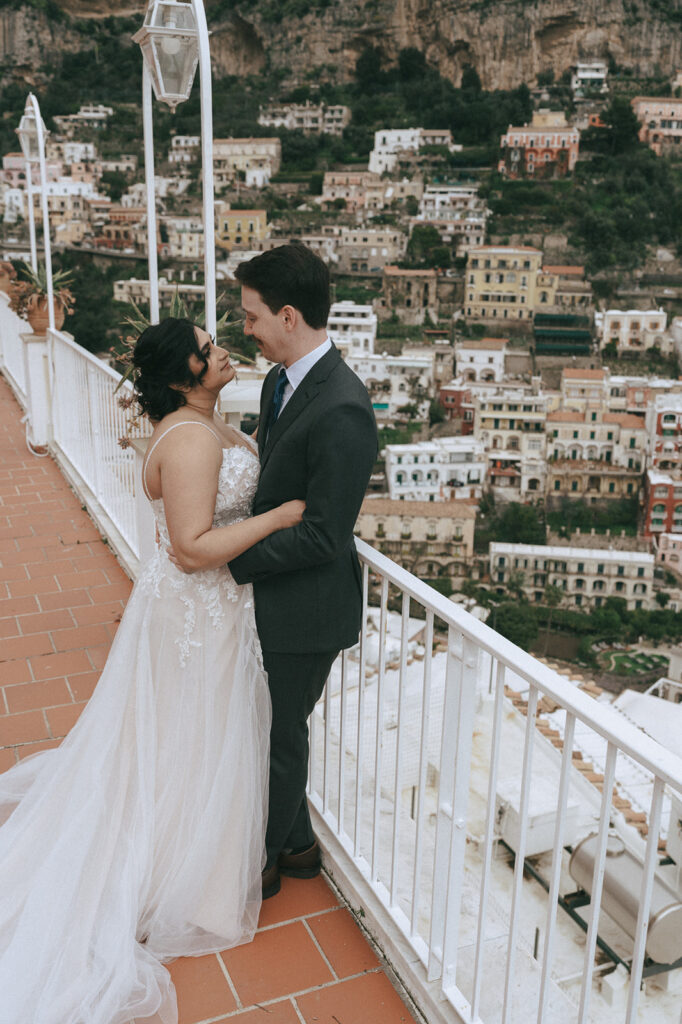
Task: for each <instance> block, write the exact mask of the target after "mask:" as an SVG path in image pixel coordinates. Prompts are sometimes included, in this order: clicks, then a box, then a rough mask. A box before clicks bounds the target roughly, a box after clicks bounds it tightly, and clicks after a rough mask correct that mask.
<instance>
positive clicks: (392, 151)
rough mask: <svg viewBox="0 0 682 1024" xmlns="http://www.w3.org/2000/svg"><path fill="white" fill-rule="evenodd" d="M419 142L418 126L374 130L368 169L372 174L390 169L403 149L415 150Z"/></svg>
mask: <svg viewBox="0 0 682 1024" xmlns="http://www.w3.org/2000/svg"><path fill="white" fill-rule="evenodd" d="M419 144H420V136H419V128H390V129H389V128H384V129H382V130H381V131H378V132H375V133H374V149H373V150H372V152H371V153H370V154H369V164H368V169H369V170H370V171H372V172H373V173H374V174H383V173H384V172H385V171H392V170H393V168H394V167H395V166H396V164H397V163H398V156H399V154H400V153H402V152H404V151H405V150H412V151H413V152H416V151H417V150H418V149H419Z"/></svg>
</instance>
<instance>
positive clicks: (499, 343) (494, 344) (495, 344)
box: [458, 338, 509, 350]
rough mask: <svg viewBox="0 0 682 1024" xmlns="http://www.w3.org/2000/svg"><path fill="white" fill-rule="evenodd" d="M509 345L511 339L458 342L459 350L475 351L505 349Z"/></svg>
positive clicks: (478, 339) (480, 339)
mask: <svg viewBox="0 0 682 1024" xmlns="http://www.w3.org/2000/svg"><path fill="white" fill-rule="evenodd" d="M508 344H509V338H477V339H476V340H472V341H460V342H458V347H459V348H473V349H486V348H489V349H496V350H499V349H503V348H504V347H505V346H506V345H508Z"/></svg>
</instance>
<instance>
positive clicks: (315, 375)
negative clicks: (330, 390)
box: [258, 345, 341, 468]
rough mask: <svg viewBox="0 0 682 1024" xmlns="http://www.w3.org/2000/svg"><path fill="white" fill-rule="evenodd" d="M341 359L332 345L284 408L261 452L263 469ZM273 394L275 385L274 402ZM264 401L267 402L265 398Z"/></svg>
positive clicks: (270, 393) (271, 389) (270, 389)
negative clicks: (274, 449) (284, 435)
mask: <svg viewBox="0 0 682 1024" xmlns="http://www.w3.org/2000/svg"><path fill="white" fill-rule="evenodd" d="M340 359H341V356H340V355H339V351H338V349H337V348H336V347H335V346H333V345H332V348H331V349H330V350H329V352H326V353H325V354H324V355H323V356H322V358H321V359H319V360H318V361H317V362H316V363H315V365H314V366H313V367H311V369H310V370H309V371H308V373H307V374H306V375H305V377H304V378H303V380H302V381H301V383H300V384H299V386H298V387H297V388H296V390H295V391H294V393H293V395H292V396H291V398H290V399H289V401H288V402H287V404H286V405H285V406H284V409H283V410H282V412H281V413H280V414H279V416H278V417H277V421H276V423H275V424H274V426H273V428H272V430H271V431H270V433H269V434H268V439H267V442H265V444H264V449H263V450H262V451H261V468H262V467H264V466H265V464H266V462H267V461H268V459H269V458H270V454H271V452H272V450H273V448H274V447H275V446H276V444H277V442H278V441H279V439H280V438H281V437H282V435H283V434H285V433H286V431H287V430H288V429H289V427H290V426H291V424H292V423H294V422H295V420H296V419H297V418H298V416H300V414H301V413H302V412H303V410H304V409H305V408H306V407H307V406H308V405H309V403H310V402H311V401H312V399H313V398H314V397H315V395H316V394H317V393H318V392H319V391H320V389H321V388H322V386H323V384H324V382H325V381H326V380H327V378H328V377H329V374H330V373H331V372H332V370H333V369H334V368H335V367H336V365H337V364H338V363H339V361H340ZM273 392H274V385H273V386H272V387H270V388H269V395H270V401H272V395H273ZM263 401H265V396H264V398H263ZM269 407H270V406H269V404H268V406H267V408H269ZM265 408H266V406H265V405H263V409H265ZM258 438H259V441H260V431H259V433H258Z"/></svg>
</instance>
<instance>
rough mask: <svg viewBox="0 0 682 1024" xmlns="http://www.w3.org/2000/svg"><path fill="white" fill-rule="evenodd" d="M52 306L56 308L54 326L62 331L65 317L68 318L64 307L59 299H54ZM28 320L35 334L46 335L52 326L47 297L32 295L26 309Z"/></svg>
mask: <svg viewBox="0 0 682 1024" xmlns="http://www.w3.org/2000/svg"><path fill="white" fill-rule="evenodd" d="M52 304H53V308H54V326H55V328H56V330H60V329H61V327H63V325H64V317H65V316H66V313H65V310H64V306H63V305H62V303H61V302H60V301H59V299H57V298H53V300H52ZM26 319H27V320H28V322H29V324H30V325H31V329H32V331H33V333H34V334H45V332H46V331H47V328H48V327H49V326H50V316H49V313H48V308H47V296H46V295H31V297H30V298H29V300H28V306H27V309H26Z"/></svg>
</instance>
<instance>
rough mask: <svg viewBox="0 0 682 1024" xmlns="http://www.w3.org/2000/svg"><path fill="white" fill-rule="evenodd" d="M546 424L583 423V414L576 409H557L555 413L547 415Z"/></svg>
mask: <svg viewBox="0 0 682 1024" xmlns="http://www.w3.org/2000/svg"><path fill="white" fill-rule="evenodd" d="M547 422H548V423H584V422H585V413H584V412H578V410H577V409H557V411H556V412H548V413H547Z"/></svg>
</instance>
